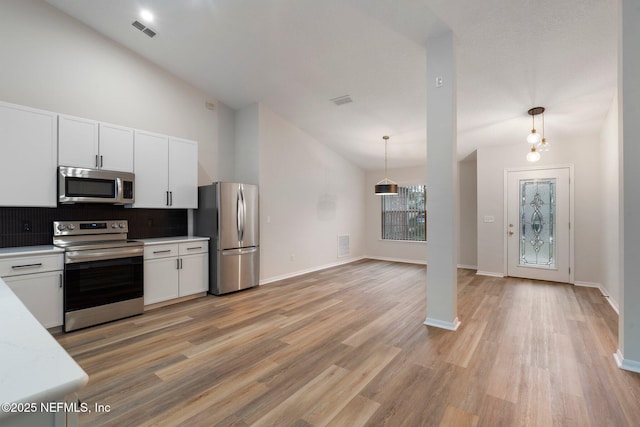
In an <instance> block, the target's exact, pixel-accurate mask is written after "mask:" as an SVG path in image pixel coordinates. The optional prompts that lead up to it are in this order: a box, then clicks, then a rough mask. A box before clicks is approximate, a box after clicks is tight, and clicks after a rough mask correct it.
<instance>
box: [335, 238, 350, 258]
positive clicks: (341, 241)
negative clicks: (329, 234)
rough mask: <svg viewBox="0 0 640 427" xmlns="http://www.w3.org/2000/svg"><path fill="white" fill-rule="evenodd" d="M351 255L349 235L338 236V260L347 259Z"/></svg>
mask: <svg viewBox="0 0 640 427" xmlns="http://www.w3.org/2000/svg"><path fill="white" fill-rule="evenodd" d="M350 253H351V250H350V249H349V235H348V234H344V235H342V236H338V258H341V257H345V256H347V255H349V254H350Z"/></svg>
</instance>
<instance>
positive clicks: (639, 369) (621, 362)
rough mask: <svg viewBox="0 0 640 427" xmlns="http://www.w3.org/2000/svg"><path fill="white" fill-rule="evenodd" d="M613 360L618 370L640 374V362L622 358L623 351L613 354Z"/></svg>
mask: <svg viewBox="0 0 640 427" xmlns="http://www.w3.org/2000/svg"><path fill="white" fill-rule="evenodd" d="M613 358H614V359H615V360H616V364H617V365H618V368H620V369H624V370H625V371H631V372H636V373H638V374H640V362H638V361H635V360H629V359H625V358H624V356H622V351H620V349H618V351H616V352H615V353H614V354H613Z"/></svg>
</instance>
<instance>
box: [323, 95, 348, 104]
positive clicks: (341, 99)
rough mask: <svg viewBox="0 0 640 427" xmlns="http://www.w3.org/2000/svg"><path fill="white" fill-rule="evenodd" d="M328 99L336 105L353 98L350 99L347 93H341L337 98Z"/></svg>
mask: <svg viewBox="0 0 640 427" xmlns="http://www.w3.org/2000/svg"><path fill="white" fill-rule="evenodd" d="M329 101H331V102H333V103H334V104H336V105H344V104H348V103H350V102H353V99H351V97H350V96H349V95H342V96H339V97H337V98H333V99H330V100H329Z"/></svg>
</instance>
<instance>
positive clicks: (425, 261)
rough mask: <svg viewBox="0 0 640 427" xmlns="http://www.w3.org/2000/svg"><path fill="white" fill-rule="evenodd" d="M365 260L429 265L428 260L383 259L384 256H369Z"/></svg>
mask: <svg viewBox="0 0 640 427" xmlns="http://www.w3.org/2000/svg"><path fill="white" fill-rule="evenodd" d="M364 258H369V259H375V260H378V261H389V262H404V263H407V264H419V265H427V260H417V259H405V258H387V257H382V256H369V255H366V256H365V257H364Z"/></svg>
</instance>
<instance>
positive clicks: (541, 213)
mask: <svg viewBox="0 0 640 427" xmlns="http://www.w3.org/2000/svg"><path fill="white" fill-rule="evenodd" d="M519 222H520V224H519V225H520V227H519V229H520V239H519V241H520V259H519V265H521V266H526V267H538V268H548V269H555V268H556V256H555V252H556V236H555V232H556V179H555V178H549V179H541V180H540V179H523V180H520V221H519Z"/></svg>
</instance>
